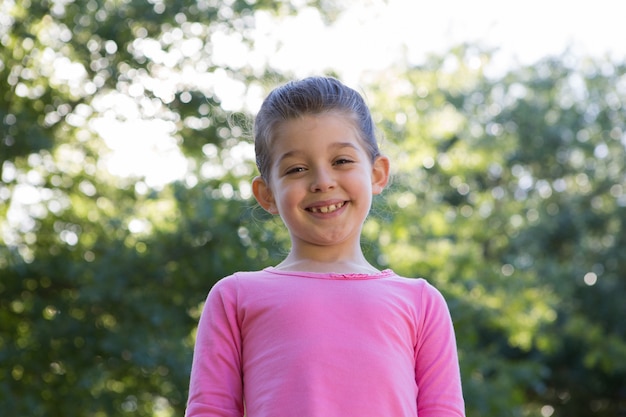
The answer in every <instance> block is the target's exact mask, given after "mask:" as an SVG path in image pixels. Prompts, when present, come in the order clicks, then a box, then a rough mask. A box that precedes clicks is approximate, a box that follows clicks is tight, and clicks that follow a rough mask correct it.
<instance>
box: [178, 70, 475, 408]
mask: <svg viewBox="0 0 626 417" xmlns="http://www.w3.org/2000/svg"><path fill="white" fill-rule="evenodd" d="M254 135H255V138H254V140H255V150H256V158H257V166H258V168H259V172H260V175H259V176H258V177H257V178H255V179H254V180H253V182H252V190H253V193H254V196H255V197H256V200H257V201H258V203H259V204H260V205H261V206H262V207H263V208H264V209H265V210H267V211H268V212H270V213H272V214H276V215H279V216H280V217H281V219H282V220H283V222H284V223H285V225H286V226H287V229H288V231H289V235H290V237H291V250H290V252H289V254H288V255H287V257H286V258H285V259H284V260H283V261H282V262H281V263H279V264H278V265H276V266H275V267H268V268H266V269H264V270H262V271H256V272H239V273H235V274H233V275H231V276H229V277H227V278H224V279H222V280H220V281H219V282H218V283H217V284H216V285H215V286H214V287H213V288H212V289H211V291H210V293H209V296H208V298H207V302H206V304H205V307H204V311H203V313H202V317H201V319H200V323H199V326H198V333H197V338H196V346H195V351H194V359H193V365H192V371H191V382H190V390H189V400H188V404H187V413H186V415H187V417H209V416H221V417H226V416H228V417H234V416H239V417H241V416H243V415H244V413H245V414H246V415H247V417H346V416H358V417H367V416H371V417H416V416H418V415H419V417H433V416H437V417H444V416H445V417H448V416H449V417H452V416H454V417H459V416H461V417H462V416H464V403H463V397H462V393H461V382H460V374H459V365H458V359H457V352H456V342H455V337H454V330H453V327H452V322H451V320H450V314H449V312H448V308H447V306H446V303H445V301H444V299H443V297H442V296H441V295H440V293H439V292H438V291H437V290H436V289H435V288H434V287H432V286H431V285H430V284H428V283H427V282H426V281H425V280H423V279H408V278H403V277H400V276H398V275H396V274H395V273H394V272H393V271H392V270H384V271H379V270H377V269H376V268H375V267H373V266H372V265H371V264H370V263H369V262H368V261H367V260H366V259H365V257H364V256H363V253H362V251H361V246H360V236H361V229H362V226H363V223H364V221H365V218H366V217H367V215H368V212H369V210H370V206H371V203H372V196H373V195H375V194H379V193H381V192H382V191H383V189H384V188H385V185H386V184H387V180H388V178H389V160H388V158H387V157H385V156H384V155H381V153H380V151H379V149H378V145H377V142H376V138H375V135H374V125H373V122H372V117H371V115H370V112H369V109H368V108H367V106H366V104H365V102H364V101H363V99H362V97H361V96H360V95H359V94H358V93H357V92H356V91H354V90H352V89H351V88H348V87H346V86H345V85H343V84H342V83H340V82H339V81H337V80H335V79H333V78H324V77H313V78H307V79H304V80H302V81H296V82H291V83H289V84H286V85H284V86H282V87H279V88H277V89H276V90H274V91H273V92H271V93H270V95H269V96H268V97H267V98H266V100H265V101H264V103H263V105H262V106H261V109H260V111H259V113H258V115H257V117H256V119H255V126H254Z"/></svg>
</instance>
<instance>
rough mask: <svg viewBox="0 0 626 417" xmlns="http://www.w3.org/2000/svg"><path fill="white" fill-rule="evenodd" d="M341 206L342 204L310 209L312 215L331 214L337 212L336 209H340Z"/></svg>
mask: <svg viewBox="0 0 626 417" xmlns="http://www.w3.org/2000/svg"><path fill="white" fill-rule="evenodd" d="M341 206H343V204H331V205H330V206H326V207H316V208H312V209H311V211H312V212H313V213H331V212H333V211H335V210H337V209H338V208H341Z"/></svg>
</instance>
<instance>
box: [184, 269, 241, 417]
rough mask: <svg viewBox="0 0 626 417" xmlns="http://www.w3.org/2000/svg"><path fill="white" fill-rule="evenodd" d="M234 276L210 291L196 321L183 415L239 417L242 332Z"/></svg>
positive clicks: (191, 416)
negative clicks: (185, 407)
mask: <svg viewBox="0 0 626 417" xmlns="http://www.w3.org/2000/svg"><path fill="white" fill-rule="evenodd" d="M233 284H236V281H235V280H232V279H231V280H228V279H225V280H222V281H219V282H218V283H217V284H215V286H214V287H213V288H212V289H211V291H210V292H209V296H208V297H207V301H206V304H205V305H204V310H203V312H202V315H201V317H200V322H199V324H198V332H197V335H196V344H195V348H194V354H193V363H192V367H191V379H190V383H189V399H188V402H187V411H186V413H185V415H186V417H242V416H243V414H244V411H243V384H242V372H241V336H240V332H239V324H238V320H237V308H236V295H237V293H236V288H235V286H234V285H233Z"/></svg>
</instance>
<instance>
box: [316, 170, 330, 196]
mask: <svg viewBox="0 0 626 417" xmlns="http://www.w3.org/2000/svg"><path fill="white" fill-rule="evenodd" d="M334 187H335V179H334V176H333V174H332V172H329V171H328V170H325V169H320V170H316V171H315V174H314V175H313V180H312V182H311V191H312V192H314V193H315V192H323V191H327V190H330V189H332V188H334Z"/></svg>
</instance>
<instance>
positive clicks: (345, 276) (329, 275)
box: [263, 266, 394, 281]
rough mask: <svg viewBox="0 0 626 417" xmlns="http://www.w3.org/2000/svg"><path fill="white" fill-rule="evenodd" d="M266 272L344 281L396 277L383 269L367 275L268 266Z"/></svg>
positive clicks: (390, 271)
mask: <svg viewBox="0 0 626 417" xmlns="http://www.w3.org/2000/svg"><path fill="white" fill-rule="evenodd" d="M263 270H264V271H265V272H269V273H271V274H276V275H283V276H292V277H302V278H314V279H327V280H344V281H348V280H350V281H357V280H370V279H381V278H387V277H390V276H392V275H394V272H393V271H392V270H391V269H383V270H382V271H379V272H376V273H372V274H367V273H340V272H312V271H284V270H281V269H276V268H275V267H273V266H268V267H267V268H264V269H263Z"/></svg>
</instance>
